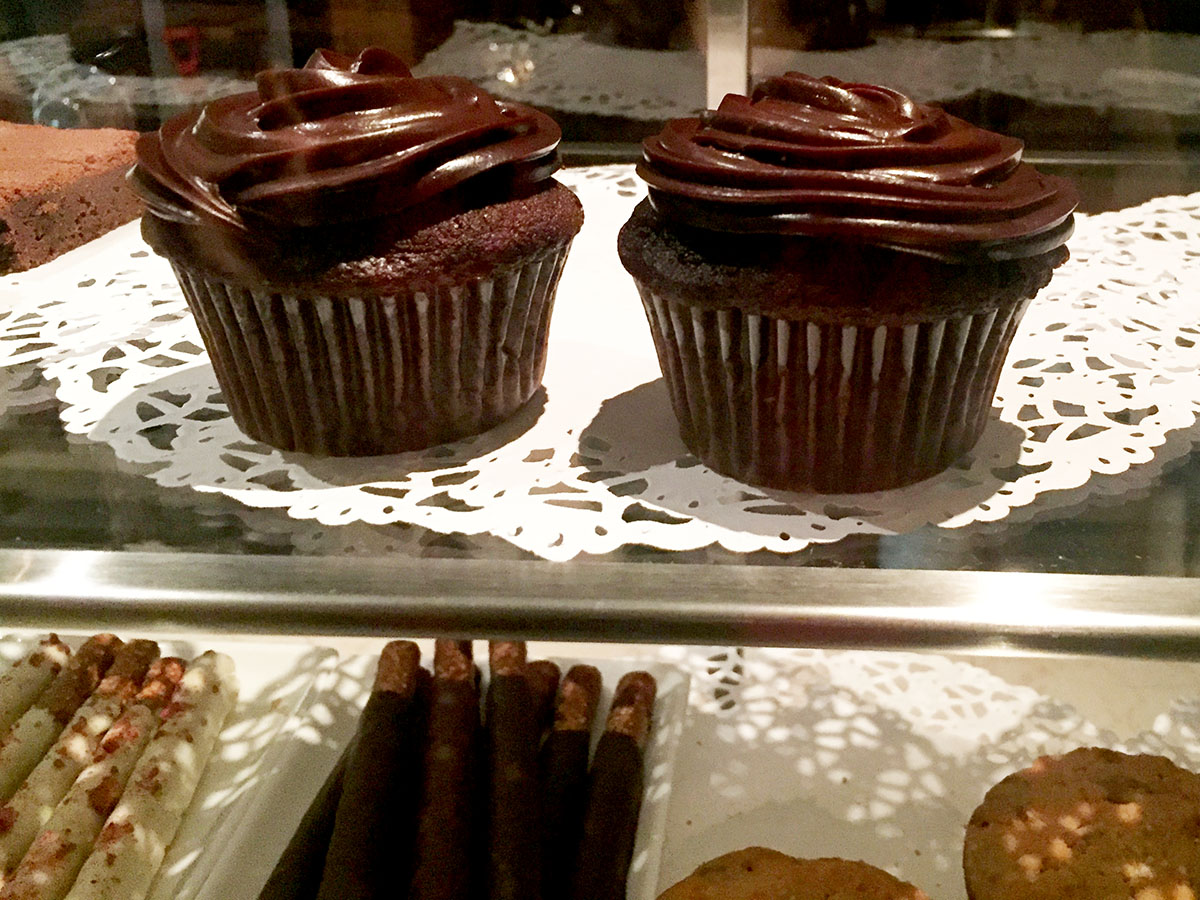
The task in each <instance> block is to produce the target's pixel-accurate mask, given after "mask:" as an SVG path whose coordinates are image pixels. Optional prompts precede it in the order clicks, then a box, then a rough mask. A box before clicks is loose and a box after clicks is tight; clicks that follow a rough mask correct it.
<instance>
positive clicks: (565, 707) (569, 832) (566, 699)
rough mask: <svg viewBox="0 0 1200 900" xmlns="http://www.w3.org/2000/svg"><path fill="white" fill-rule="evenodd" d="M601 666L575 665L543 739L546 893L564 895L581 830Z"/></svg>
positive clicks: (544, 893)
mask: <svg viewBox="0 0 1200 900" xmlns="http://www.w3.org/2000/svg"><path fill="white" fill-rule="evenodd" d="M600 687H601V679H600V670H599V669H597V668H596V667H595V666H585V665H577V666H572V667H571V668H570V670H569V671H568V672H567V674H566V677H565V678H563V680H562V684H560V685H559V688H558V700H557V703H556V704H555V711H554V726H553V728H552V729H551V730H550V734H549V735H547V737H546V742H545V743H544V744H543V745H542V759H541V778H542V798H543V801H542V822H543V831H542V896H543V897H547V898H550V897H564V896H566V893H567V890H568V888H569V887H570V885H571V870H572V867H573V866H574V862H575V855H576V853H577V852H578V850H579V837H580V835H581V834H582V833H583V814H584V809H585V807H586V805H587V785H588V752H589V751H590V749H591V741H592V723H593V722H594V721H595V718H596V708H597V706H599V703H600Z"/></svg>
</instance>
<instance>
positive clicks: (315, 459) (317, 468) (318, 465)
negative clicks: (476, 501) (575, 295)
mask: <svg viewBox="0 0 1200 900" xmlns="http://www.w3.org/2000/svg"><path fill="white" fill-rule="evenodd" d="M546 401H547V394H546V389H545V388H538V390H537V392H536V393H535V394H534V395H533V397H531V398H530V399H529V401H528V402H527V403H526V404H525V405H524V406H522V407H521V408H520V409H519V410H517V411H516V413H514V414H513V415H512V416H510V417H509V418H507V419H505V420H504V421H503V422H500V423H499V424H498V425H496V426H494V427H493V428H490V429H489V430H487V431H485V432H483V433H482V434H477V435H473V436H471V437H467V438H463V439H462V440H459V441H452V442H450V443H446V444H438V445H436V446H433V447H430V448H428V449H426V450H413V451H410V452H407V453H395V454H392V455H389V456H360V457H346V456H341V457H320V456H310V455H309V454H307V453H284V454H283V456H284V459H285V461H286V462H287V464H288V465H290V466H298V467H302V468H303V469H304V470H305V471H306V472H308V474H309V475H311V476H312V477H313V478H317V479H320V480H321V481H323V482H325V483H326V484H330V485H337V486H345V485H356V484H369V483H372V482H376V481H400V480H403V478H404V477H405V476H406V475H407V474H409V473H411V472H429V471H434V470H437V469H448V468H451V467H454V466H466V465H470V464H471V463H472V462H473V461H475V460H478V459H481V458H483V457H486V456H488V455H489V454H492V453H495V452H496V451H497V450H499V449H500V448H502V447H504V446H505V445H507V444H510V443H512V442H513V441H515V440H517V439H518V438H520V437H521V436H522V435H524V434H525V433H526V432H527V431H529V430H530V429H531V428H533V426H534V425H536V424H537V422H538V419H540V418H541V417H542V413H543V412H544V411H545V409H546ZM459 474H462V475H464V476H465V474H466V473H459ZM455 477H457V475H456V476H455Z"/></svg>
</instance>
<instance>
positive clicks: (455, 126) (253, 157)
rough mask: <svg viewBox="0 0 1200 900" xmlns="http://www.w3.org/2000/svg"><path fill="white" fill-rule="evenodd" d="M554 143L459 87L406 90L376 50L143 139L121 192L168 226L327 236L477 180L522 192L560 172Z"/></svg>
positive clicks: (266, 82)
mask: <svg viewBox="0 0 1200 900" xmlns="http://www.w3.org/2000/svg"><path fill="white" fill-rule="evenodd" d="M560 137H561V133H560V131H559V128H558V126H557V125H556V124H555V123H554V121H553V120H551V119H550V118H549V117H548V116H546V115H544V114H542V113H540V112H538V111H536V110H534V109H532V108H530V107H527V106H522V105H521V104H517V103H507V102H499V101H496V100H495V99H493V98H492V97H491V96H490V95H488V94H487V93H486V92H484V91H483V90H481V89H480V88H478V87H476V86H475V85H474V84H472V83H471V82H469V81H467V80H466V79H464V78H457V77H453V76H435V77H429V78H415V77H413V75H412V73H411V72H410V71H409V69H408V67H407V66H406V65H405V64H404V63H403V62H402V61H401V60H400V59H399V58H398V57H396V56H393V55H392V54H391V53H388V52H387V51H385V50H381V49H378V48H371V49H367V50H364V51H363V52H362V53H360V54H359V55H358V56H357V57H356V58H351V57H349V56H345V55H342V54H338V53H333V52H331V51H327V50H318V51H317V52H316V53H314V54H313V56H312V58H311V59H310V60H309V61H308V63H307V64H306V65H305V67H304V68H303V69H281V70H272V71H267V72H263V73H261V74H260V75H259V76H258V78H257V90H256V91H250V92H247V93H244V94H236V95H233V96H230V97H225V98H222V99H220V100H216V101H213V102H212V103H209V104H208V105H207V106H205V107H204V108H203V109H202V110H198V111H193V112H188V113H184V114H182V115H180V116H177V117H175V118H173V119H171V120H170V121H168V122H166V123H165V124H164V125H163V126H162V128H161V129H159V131H157V132H154V133H151V134H145V135H143V136H142V137H141V138H140V139H139V141H138V148H137V149H138V163H137V166H136V167H135V168H134V171H133V175H132V179H133V183H134V186H135V187H136V188H137V189H138V190H139V193H141V194H142V195H143V197H145V199H146V201H147V204H148V205H149V207H150V209H151V210H152V211H153V212H154V213H155V215H157V216H160V217H161V218H164V219H168V220H170V221H175V222H182V223H187V224H204V223H206V224H213V223H222V224H224V225H227V226H230V227H232V228H235V229H250V228H257V227H260V226H262V225H264V224H265V225H268V226H273V227H276V228H283V229H293V228H296V227H311V226H321V225H336V224H339V223H349V222H357V221H360V220H362V219H369V218H375V217H378V216H384V215H391V214H394V213H397V212H401V211H409V210H412V209H413V208H414V207H417V206H419V205H420V204H423V203H425V202H426V201H429V200H431V199H432V198H438V199H440V200H446V198H447V197H454V195H455V192H454V189H455V188H457V187H458V186H460V185H462V184H464V183H465V182H467V181H469V180H470V179H473V178H479V177H480V176H484V177H486V178H487V179H488V180H489V182H490V183H494V184H496V185H498V186H499V187H500V188H502V189H503V190H505V191H508V192H509V193H510V194H513V193H517V192H521V191H528V190H532V189H534V188H535V187H536V186H537V185H538V184H540V183H542V182H544V181H546V179H548V178H549V177H550V176H551V175H552V174H553V173H554V171H555V170H556V169H557V168H558V165H559V162H558V154H557V148H558V142H559V139H560ZM473 184H479V182H473ZM462 193H465V192H462ZM471 193H472V194H474V195H476V197H478V196H479V194H480V193H481V192H479V191H472V192H471ZM464 202H466V201H465V200H463V199H462V198H461V196H460V197H454V199H453V200H452V201H451V207H452V208H453V206H454V205H455V204H460V205H461V204H462V203H464Z"/></svg>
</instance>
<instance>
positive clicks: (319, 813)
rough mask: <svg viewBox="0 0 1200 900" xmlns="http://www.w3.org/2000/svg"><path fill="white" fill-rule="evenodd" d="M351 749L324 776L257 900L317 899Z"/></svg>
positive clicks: (351, 744) (352, 748) (347, 747)
mask: <svg viewBox="0 0 1200 900" xmlns="http://www.w3.org/2000/svg"><path fill="white" fill-rule="evenodd" d="M354 746H355V742H354V741H353V740H352V741H351V742H350V743H349V744H347V745H346V749H345V750H343V751H342V755H341V756H340V757H338V761H337V764H336V765H334V767H333V769H332V770H331V771H330V773H329V775H328V776H326V778H325V782H324V784H322V785H321V789H320V790H319V791H317V796H315V797H313V800H312V803H310V804H309V805H308V809H307V810H305V812H304V816H303V818H301V819H300V824H299V825H297V826H296V832H295V834H293V835H292V839H291V840H290V841H288V845H287V847H285V848H284V850H283V853H282V854H281V855H280V857H279V861H278V862H276V863H275V868H274V869H272V870H271V877H270V878H268V879H267V883H266V884H265V885H263V889H262V890H261V891H259V894H258V900H313V898H315V897H316V896H317V888H318V887H320V885H321V872H322V871H323V870H324V868H325V853H326V851H327V850H328V849H329V839H330V837H331V836H332V835H333V820H334V816H335V815H336V814H337V807H338V801H339V800H341V798H342V783H343V781H344V779H345V776H346V764H347V762H348V761H349V759H350V754H351V753H353V752H354Z"/></svg>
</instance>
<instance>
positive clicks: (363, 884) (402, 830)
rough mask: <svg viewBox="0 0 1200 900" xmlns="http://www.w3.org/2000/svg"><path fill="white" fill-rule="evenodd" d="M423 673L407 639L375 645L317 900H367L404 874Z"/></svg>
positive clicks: (415, 790)
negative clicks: (371, 677) (378, 648)
mask: <svg viewBox="0 0 1200 900" xmlns="http://www.w3.org/2000/svg"><path fill="white" fill-rule="evenodd" d="M428 674H429V673H428V672H425V670H424V669H422V668H421V651H420V650H419V649H418V647H417V645H416V644H414V643H412V642H411V641H393V642H391V643H390V644H388V645H387V646H386V647H384V648H383V652H382V653H381V654H380V657H379V668H378V669H377V670H376V673H375V685H374V687H373V689H372V691H371V696H370V698H369V699H368V700H367V705H366V707H365V708H364V709H363V712H362V718H361V719H360V720H359V726H358V734H357V737H356V741H357V744H356V746H355V748H354V752H353V753H351V754H350V758H349V760H348V761H347V764H346V775H345V778H344V780H343V782H342V796H341V798H340V800H339V801H338V808H337V814H336V815H335V817H334V825H333V834H332V835H331V836H330V839H329V851H328V852H327V853H326V855H325V868H324V871H323V872H322V875H321V886H320V888H319V889H318V890H317V898H318V900H374V898H380V897H385V896H393V895H395V894H396V893H397V892H401V893H402V888H401V887H399V886H402V885H405V884H407V883H408V880H409V878H410V877H411V874H412V872H411V857H412V849H411V848H412V842H411V837H412V830H413V827H414V824H415V820H416V806H417V802H418V796H419V791H420V784H421V781H420V768H421V748H422V747H423V745H424V740H423V725H424V710H423V709H422V705H423V701H425V702H427V701H428V687H427V685H426V686H424V687H423V686H422V682H423V681H424V680H425V679H426V678H427V677H428Z"/></svg>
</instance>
